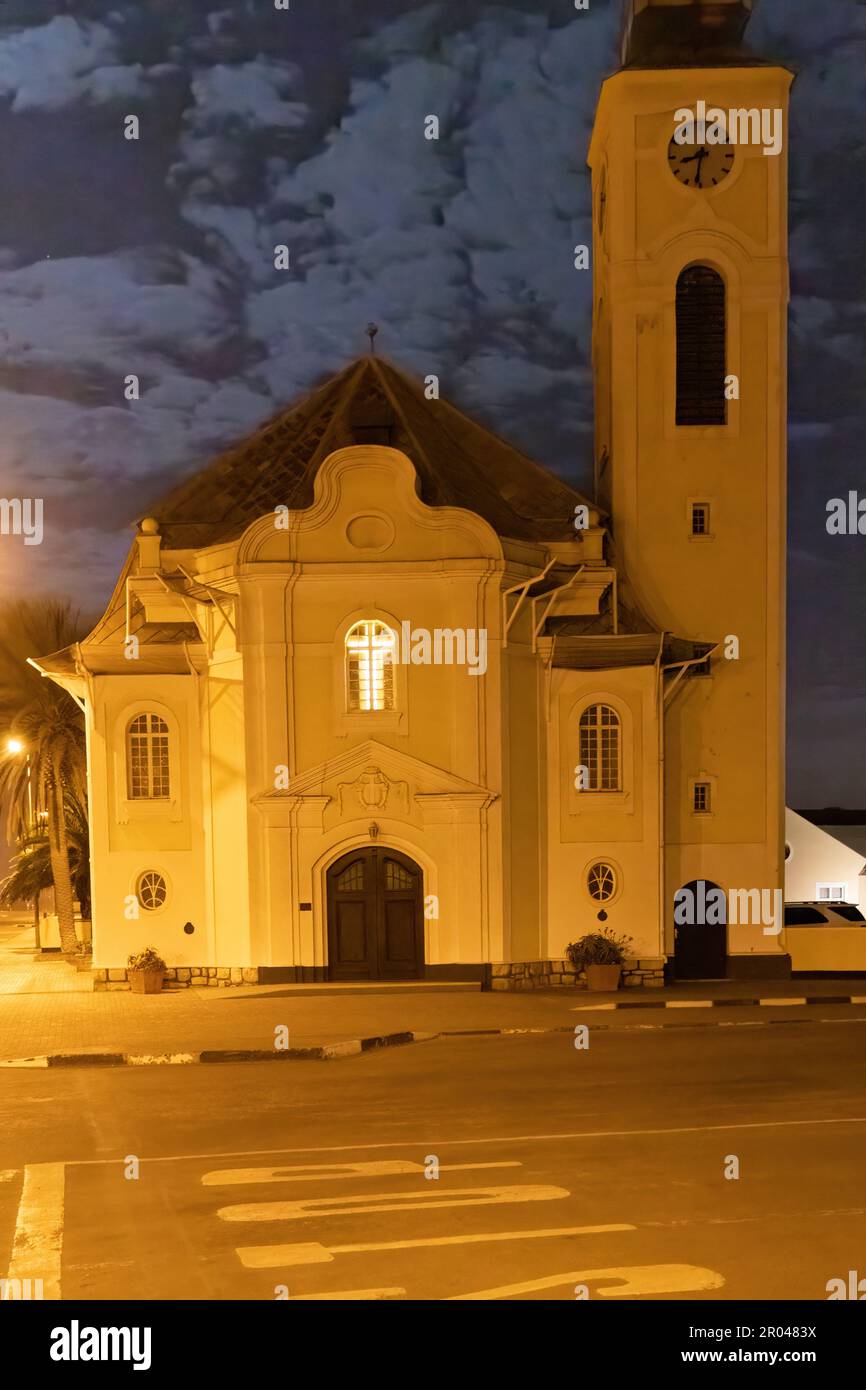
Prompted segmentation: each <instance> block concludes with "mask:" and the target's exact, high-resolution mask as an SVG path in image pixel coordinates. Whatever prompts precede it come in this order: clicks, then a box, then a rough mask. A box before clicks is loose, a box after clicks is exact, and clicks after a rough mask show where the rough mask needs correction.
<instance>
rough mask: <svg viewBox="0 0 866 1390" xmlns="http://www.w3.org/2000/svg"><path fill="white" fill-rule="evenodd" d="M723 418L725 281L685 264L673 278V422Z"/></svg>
mask: <svg viewBox="0 0 866 1390" xmlns="http://www.w3.org/2000/svg"><path fill="white" fill-rule="evenodd" d="M725 420H726V412H725V282H724V280H723V279H722V277H721V275H719V273H718V271H716V270H713V269H712V268H711V267H710V266H708V265H690V266H687V267H686V269H685V270H683V271H682V272H681V273H680V276H679V278H678V280H677V412H676V422H677V424H678V425H723V424H724V423H725Z"/></svg>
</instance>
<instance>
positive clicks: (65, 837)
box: [0, 599, 86, 954]
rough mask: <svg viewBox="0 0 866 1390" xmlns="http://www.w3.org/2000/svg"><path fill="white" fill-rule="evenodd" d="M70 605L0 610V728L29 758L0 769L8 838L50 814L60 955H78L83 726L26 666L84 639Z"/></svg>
mask: <svg viewBox="0 0 866 1390" xmlns="http://www.w3.org/2000/svg"><path fill="white" fill-rule="evenodd" d="M85 630H86V629H85V628H84V625H83V624H82V622H81V619H80V617H79V615H78V613H77V612H75V611H74V610H73V609H72V607H71V605H70V604H69V602H68V601H66V600H59V599H35V600H29V599H21V600H18V601H16V602H14V603H10V604H7V605H5V606H4V607H3V608H0V728H5V729H6V730H7V731H8V733H9V734H12V735H14V737H15V739H16V740H18V741H19V742H20V743H21V744H23V747H24V749H25V750H26V753H27V758H26V759H25V758H22V757H20V756H17V757H16V756H10V755H9V754H6V755H5V756H4V757H3V759H2V761H0V796H2V795H5V796H6V797H7V801H8V810H7V827H8V833H9V834H10V838H20V836H21V828H22V826H26V827H27V830H28V834H29V833H30V830H31V826H30V822H31V817H32V810H33V805H34V802H35V806H36V807H41V808H44V810H46V811H47V813H48V824H47V843H48V857H49V862H50V865H51V878H52V882H53V885H54V903H55V908H56V911H57V919H58V923H59V926H60V944H61V948H62V949H63V950H64V951H65V952H67V953H70V954H72V953H74V952H75V951H76V950H77V948H78V941H77V938H76V935H75V916H74V910H73V906H72V904H73V886H72V877H71V873H70V863H69V834H68V822H69V814H68V812H67V807H66V802H67V798H68V796H69V794H70V793H71V794H72V796H73V797H74V798H75V800H76V801H77V802H78V804H79V806H83V805H85V804H86V793H85V782H86V773H85V742H84V720H83V717H82V714H81V710H80V709H79V707H78V705H77V704H76V703H75V701H74V700H73V699H72V697H71V696H70V695H67V694H66V692H65V691H64V690H61V688H60V687H59V686H58V685H55V683H54V682H53V681H50V680H46V679H45V677H43V676H42V675H40V673H39V672H38V671H37V670H35V668H34V667H33V666H30V665H28V661H27V658H28V657H31V656H32V657H39V656H46V655H48V654H49V653H50V652H55V651H58V650H60V648H61V647H67V646H69V645H70V644H71V643H73V642H76V641H78V640H80V638H81V637H82V636H83V635H84V632H85Z"/></svg>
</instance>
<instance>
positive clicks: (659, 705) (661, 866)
mask: <svg viewBox="0 0 866 1390" xmlns="http://www.w3.org/2000/svg"><path fill="white" fill-rule="evenodd" d="M664 642H665V635H664V633H663V632H662V633H660V634H659V649H658V652H657V653H656V660H655V668H656V718H657V721H658V750H657V752H658V822H659V859H658V875H659V926H660V928H661V948H662V952H661V953H662V955H663V956H664V957H667V953H668V952H667V918H666V916H665V877H666V869H667V864H666V861H665V701H664V671H663V670H662V648H663V647H664Z"/></svg>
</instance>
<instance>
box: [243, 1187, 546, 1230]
mask: <svg viewBox="0 0 866 1390" xmlns="http://www.w3.org/2000/svg"><path fill="white" fill-rule="evenodd" d="M570 1196H571V1193H570V1192H567V1191H566V1189H565V1188H564V1187H551V1186H549V1185H546V1184H538V1185H534V1184H529V1183H527V1184H526V1185H524V1186H521V1187H455V1188H453V1189H451V1190H450V1191H449V1190H447V1189H446V1191H445V1192H444V1193H442V1194H441V1195H440V1194H439V1193H438V1192H429V1193H425V1194H424V1195H423V1196H422V1195H421V1194H419V1193H417V1192H371V1193H365V1195H364V1196H363V1197H357V1196H342V1197H303V1198H301V1199H300V1200H298V1201H296V1202H244V1203H243V1204H242V1205H240V1206H236V1207H221V1208H220V1209H219V1211H218V1212H217V1216H218V1217H219V1218H220V1220H221V1221H303V1220H306V1219H307V1218H308V1217H319V1218H321V1217H325V1216H356V1215H361V1214H366V1213H370V1212H372V1213H374V1214H375V1213H377V1212H381V1211H438V1210H439V1209H440V1208H442V1207H489V1206H501V1205H502V1204H504V1203H507V1202H551V1201H555V1200H556V1199H557V1198H560V1197H570Z"/></svg>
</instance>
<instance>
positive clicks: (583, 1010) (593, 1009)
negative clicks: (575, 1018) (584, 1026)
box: [569, 1004, 617, 1014]
mask: <svg viewBox="0 0 866 1390" xmlns="http://www.w3.org/2000/svg"><path fill="white" fill-rule="evenodd" d="M616 1007H617V1006H616V1004H576V1005H575V1006H574V1007H573V1008H571V1009H569V1013H572V1014H588V1013H594V1014H595V1013H609V1012H610V1010H611V1009H615V1008H616Z"/></svg>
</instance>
